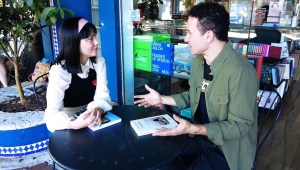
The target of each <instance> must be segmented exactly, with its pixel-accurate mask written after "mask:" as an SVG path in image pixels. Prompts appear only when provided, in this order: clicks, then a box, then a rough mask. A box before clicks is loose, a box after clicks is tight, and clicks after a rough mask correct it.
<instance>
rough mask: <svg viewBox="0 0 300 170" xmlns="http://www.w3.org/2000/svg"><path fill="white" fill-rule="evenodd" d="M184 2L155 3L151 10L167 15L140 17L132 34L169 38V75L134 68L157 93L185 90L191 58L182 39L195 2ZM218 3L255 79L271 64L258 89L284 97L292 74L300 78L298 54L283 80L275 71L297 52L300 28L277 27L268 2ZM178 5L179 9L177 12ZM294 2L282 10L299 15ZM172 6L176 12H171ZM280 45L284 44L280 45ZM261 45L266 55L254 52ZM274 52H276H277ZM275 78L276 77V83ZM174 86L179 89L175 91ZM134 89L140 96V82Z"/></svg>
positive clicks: (291, 62) (230, 34)
mask: <svg viewBox="0 0 300 170" xmlns="http://www.w3.org/2000/svg"><path fill="white" fill-rule="evenodd" d="M212 1H214V0H212ZM143 2H144V4H145V2H148V1H143ZM149 2H150V1H149ZM174 2H175V3H174ZM185 2H186V4H184V3H182V2H181V1H180V0H163V4H157V8H153V9H159V10H164V11H168V13H167V14H165V15H166V16H162V15H164V14H163V13H162V12H160V11H159V15H158V17H157V18H156V19H154V20H151V19H147V18H149V16H143V20H142V22H141V27H139V28H138V27H137V28H136V29H140V30H139V31H134V32H135V33H137V34H135V35H134V36H138V35H140V34H142V35H147V34H152V35H153V34H156V35H166V34H168V35H170V36H169V37H168V38H169V39H168V40H167V41H166V40H165V41H164V42H166V43H170V44H173V46H174V54H173V57H174V60H173V63H171V64H173V73H172V74H168V75H166V74H161V73H155V72H153V71H151V70H147V71H145V70H140V69H137V68H135V69H134V75H135V80H139V81H142V82H143V83H150V84H153V85H154V86H155V87H157V89H156V90H158V91H161V92H162V93H163V94H166V95H168V94H174V93H179V92H181V91H183V90H186V89H187V88H186V87H187V79H188V78H189V69H190V68H189V67H190V65H191V62H192V59H193V57H194V56H191V55H190V54H189V53H188V51H189V48H188V47H187V46H186V47H185V45H186V44H184V37H185V34H186V21H187V18H186V15H185V14H186V12H187V11H188V9H189V8H190V6H192V5H193V4H194V3H195V2H196V1H189V0H186V1H185ZM214 2H216V1H214ZM219 2H220V3H223V4H224V5H225V7H226V8H227V9H228V12H229V13H230V22H231V25H230V31H229V34H228V35H229V39H230V41H231V42H232V43H243V44H244V45H245V46H244V48H245V49H243V50H242V51H243V55H245V57H248V59H249V62H251V63H252V64H253V65H254V67H255V68H256V70H257V75H258V78H259V79H260V80H261V79H262V78H263V76H264V73H262V71H264V70H263V66H264V65H270V70H271V71H270V74H271V77H270V80H269V82H267V83H266V82H261V83H260V89H261V90H270V91H271V90H276V91H277V92H278V93H279V94H281V97H283V95H284V93H285V91H286V90H287V89H288V84H290V82H291V81H292V79H293V75H296V74H299V75H300V70H298V71H297V70H296V69H297V68H298V65H299V64H298V63H299V62H298V60H299V54H300V52H299V53H296V54H298V55H297V56H298V58H297V57H294V58H295V59H294V60H295V61H292V60H293V59H291V60H290V63H289V68H287V70H289V73H288V76H287V77H284V78H283V77H281V76H278V75H277V74H279V73H281V72H282V71H280V68H281V67H279V66H278V68H277V66H276V65H278V64H282V62H287V61H285V60H286V58H287V57H290V56H291V54H293V53H295V51H296V49H299V48H298V46H299V44H300V33H299V30H300V27H299V26H298V25H297V26H293V27H292V25H291V24H292V23H290V25H289V24H280V22H279V21H280V13H279V16H277V13H275V14H274V11H271V13H270V15H269V13H268V9H267V8H268V6H269V5H270V2H271V0H255V1H254V0H252V1H247V0H235V1H226V0H225V1H219ZM180 3H181V7H180V9H179V6H180V5H179V4H180ZM297 3H298V1H295V2H294V4H293V6H291V4H287V3H284V4H283V7H282V8H285V9H287V8H288V9H289V10H294V14H295V15H298V13H299V12H296V9H295V8H296V6H297ZM138 6H141V5H137V8H138ZM174 7H175V8H176V9H174ZM298 7H299V5H298ZM144 8H145V9H146V10H147V12H146V13H145V15H149V14H150V13H151V12H150V11H151V9H150V8H149V7H144ZM177 8H178V9H177ZM184 8H185V9H184ZM272 10H273V9H272ZM176 11H177V12H176ZM271 14H272V15H273V16H272V15H271ZM274 15H275V16H274ZM268 17H269V20H270V17H278V18H277V20H278V22H277V23H275V22H268V21H267V19H268ZM299 19H300V17H299ZM271 20H272V18H271ZM152 39H155V38H152ZM285 42H286V43H285ZM275 43H276V44H275ZM283 43H285V44H284V45H283ZM257 44H260V47H258V46H257ZM264 44H265V45H267V46H266V47H265V48H266V49H267V52H262V51H260V52H258V53H256V52H257V48H261V49H262V46H263V45H264ZM281 45H282V46H281ZM278 46H279V47H278ZM283 48H286V49H287V50H288V51H287V55H288V56H284V57H282V52H281V51H280V50H282V49H283ZM276 49H277V50H279V51H277V52H276ZM178 51H181V52H178ZM299 51H300V50H299ZM270 55H271V56H270ZM296 60H297V61H296ZM284 64H288V63H284ZM275 66H276V67H275ZM273 67H274V68H273ZM284 67H285V66H284ZM156 68H158V67H156ZM169 69H170V68H169ZM298 69H299V68H298ZM272 70H273V77H272ZM275 77H277V78H278V77H279V78H278V79H277V80H276V81H275V80H274V79H275ZM298 77H299V76H298ZM139 81H135V82H139ZM161 82H165V84H167V86H162V83H161ZM167 82H168V83H167ZM283 84H284V85H283ZM160 86H161V87H160ZM175 86H179V87H178V88H177V87H176V88H174V87H175ZM135 88H136V89H137V90H136V93H139V92H140V91H139V90H141V89H142V88H143V87H141V86H140V83H137V84H136V85H135ZM154 89H155V88H154ZM162 89H163V90H162ZM258 95H259V94H258Z"/></svg>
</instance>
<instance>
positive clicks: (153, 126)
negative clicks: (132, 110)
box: [130, 114, 178, 136]
mask: <svg viewBox="0 0 300 170" xmlns="http://www.w3.org/2000/svg"><path fill="white" fill-rule="evenodd" d="M130 125H131V127H132V128H133V129H134V131H135V132H136V134H137V135H138V136H143V135H148V134H152V133H154V132H155V131H156V130H158V129H161V128H166V129H174V128H176V127H177V125H178V124H177V122H176V121H175V120H174V119H173V118H171V117H170V116H169V115H168V114H164V115H159V116H152V117H147V118H142V119H136V120H131V121H130Z"/></svg>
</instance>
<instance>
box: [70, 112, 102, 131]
mask: <svg viewBox="0 0 300 170" xmlns="http://www.w3.org/2000/svg"><path fill="white" fill-rule="evenodd" d="M91 113H92V110H91V109H88V110H86V111H85V112H83V113H82V114H80V115H79V116H78V117H77V119H75V120H74V121H70V122H69V129H82V128H85V127H88V126H92V125H93V124H95V119H96V117H95V116H94V115H93V114H91Z"/></svg>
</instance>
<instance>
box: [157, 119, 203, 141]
mask: <svg viewBox="0 0 300 170" xmlns="http://www.w3.org/2000/svg"><path fill="white" fill-rule="evenodd" d="M173 118H174V119H175V120H176V121H177V122H178V126H177V127H176V128H175V129H159V130H158V131H156V132H155V133H153V134H152V135H153V136H178V135H182V134H194V135H206V128H205V126H204V125H200V124H191V123H190V122H189V121H187V120H185V119H182V118H180V117H179V116H177V115H175V114H173Z"/></svg>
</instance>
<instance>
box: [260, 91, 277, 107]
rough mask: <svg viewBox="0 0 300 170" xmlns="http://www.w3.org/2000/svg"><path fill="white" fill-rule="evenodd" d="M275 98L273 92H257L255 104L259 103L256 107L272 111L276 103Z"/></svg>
mask: <svg viewBox="0 0 300 170" xmlns="http://www.w3.org/2000/svg"><path fill="white" fill-rule="evenodd" d="M276 96H277V95H276V93H275V92H272V91H263V90H258V92H257V102H259V103H258V107H264V108H267V109H272V110H274V109H275V108H276V105H277V103H278V98H277V97H276Z"/></svg>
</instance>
